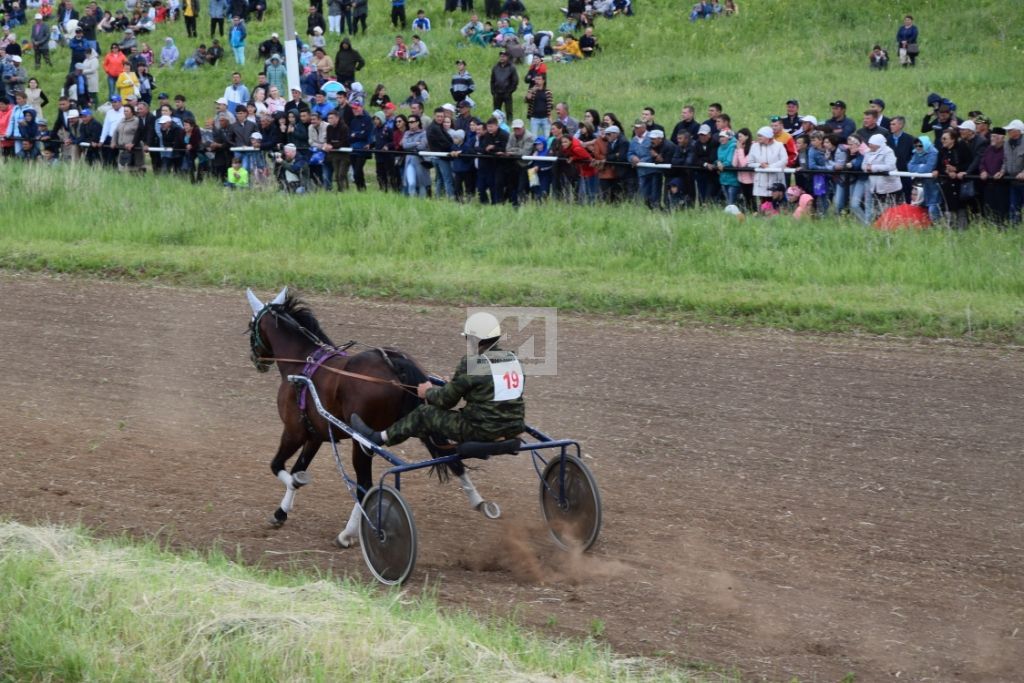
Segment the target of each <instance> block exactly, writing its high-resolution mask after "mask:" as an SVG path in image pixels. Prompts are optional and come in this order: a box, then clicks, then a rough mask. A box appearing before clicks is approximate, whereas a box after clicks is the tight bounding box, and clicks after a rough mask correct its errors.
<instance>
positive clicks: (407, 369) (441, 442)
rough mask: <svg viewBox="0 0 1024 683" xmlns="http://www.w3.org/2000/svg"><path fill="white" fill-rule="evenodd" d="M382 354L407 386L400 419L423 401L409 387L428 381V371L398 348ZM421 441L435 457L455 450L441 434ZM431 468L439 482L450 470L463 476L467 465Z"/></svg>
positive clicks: (384, 351) (444, 478) (400, 380)
mask: <svg viewBox="0 0 1024 683" xmlns="http://www.w3.org/2000/svg"><path fill="white" fill-rule="evenodd" d="M381 355H382V356H384V360H385V361H386V362H387V363H388V365H389V366H391V368H392V369H393V370H394V371H395V375H396V376H397V377H398V381H399V382H401V383H402V384H404V385H405V386H406V390H405V395H404V396H402V402H401V404H400V405H399V411H398V415H399V419H401V418H403V417H405V416H406V415H408V414H409V413H411V412H412V411H414V410H416V408H418V407H419V406H420V405H421V404H422V403H423V402H422V401H421V400H420V398H419V396H417V395H416V392H415V391H414V390H410V389H409V387H416V386H418V385H419V384H421V383H422V382H426V381H427V372H426V370H424V369H423V368H422V367H421V366H420V364H419V363H417V362H416V361H415V360H414V359H413V358H412V357H411V356H409V355H408V354H406V353H404V352H402V351H399V350H398V349H390V348H385V349H381ZM421 441H422V442H423V445H424V446H426V447H427V451H429V452H430V455H431V456H432V457H434V458H437V457H441V456H445V455H451V454H452V453H453V452H454V451H451V450H445V448H444V446H445V439H444V438H443V437H441V436H439V435H429V436H428V437H427V438H425V439H421ZM430 470H431V473H432V474H434V475H436V476H437V480H438V481H439V482H441V483H444V482H446V481H448V474H449V470H451V471H452V472H454V473H455V474H456V476H461V475H462V474H463V473H464V472H465V466H464V465H463V464H462V463H461V462H454V463H449V464H448V465H447V466H445V465H433V466H432V467H431V468H430Z"/></svg>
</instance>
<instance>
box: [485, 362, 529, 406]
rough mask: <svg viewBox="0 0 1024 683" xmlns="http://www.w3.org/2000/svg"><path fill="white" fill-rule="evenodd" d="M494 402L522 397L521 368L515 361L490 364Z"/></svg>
mask: <svg viewBox="0 0 1024 683" xmlns="http://www.w3.org/2000/svg"><path fill="white" fill-rule="evenodd" d="M491 379H493V380H494V400H495V401H511V400H512V399H516V398H519V397H520V396H522V395H523V367H522V366H521V365H519V361H518V360H516V359H512V360H506V361H502V362H500V363H491Z"/></svg>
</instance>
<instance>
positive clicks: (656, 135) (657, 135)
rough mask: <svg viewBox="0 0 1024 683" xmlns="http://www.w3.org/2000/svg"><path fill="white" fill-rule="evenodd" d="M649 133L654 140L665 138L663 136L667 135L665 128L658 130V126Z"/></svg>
mask: <svg viewBox="0 0 1024 683" xmlns="http://www.w3.org/2000/svg"><path fill="white" fill-rule="evenodd" d="M649 135H650V138H651V139H652V140H654V139H657V138H663V137H665V131H663V130H658V129H657V128H655V129H654V130H652V131H651V132H650V133H649Z"/></svg>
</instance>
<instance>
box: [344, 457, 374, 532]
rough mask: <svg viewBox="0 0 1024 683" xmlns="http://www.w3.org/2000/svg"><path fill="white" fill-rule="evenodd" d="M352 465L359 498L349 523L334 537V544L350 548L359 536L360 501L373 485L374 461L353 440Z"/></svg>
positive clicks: (349, 517)
mask: <svg viewBox="0 0 1024 683" xmlns="http://www.w3.org/2000/svg"><path fill="white" fill-rule="evenodd" d="M352 467H353V468H354V469H355V471H356V483H357V485H358V486H359V491H358V498H359V500H358V501H357V502H356V503H355V504H354V505H353V506H352V512H351V513H350V514H349V516H348V523H347V524H345V528H344V529H342V531H341V533H340V534H338V536H337V538H335V539H334V544H335V545H337V546H338V547H339V548H350V547H352V544H353V543H355V542H356V540H357V539H358V538H359V519H360V517H361V513H360V510H361V509H362V508H361V507H360V503H361V502H362V500H363V496H365V495H366V492H367V491H369V490H370V488H371V487H372V486H373V461H372V459H371V458H370V456H368V455H367V454H366V453H364V452H363V449H362V446H360V445H359V444H358V443H356V442H355V441H353V442H352Z"/></svg>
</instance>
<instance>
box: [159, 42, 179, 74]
mask: <svg viewBox="0 0 1024 683" xmlns="http://www.w3.org/2000/svg"><path fill="white" fill-rule="evenodd" d="M179 56H180V55H179V54H178V46H177V45H175V44H174V38H171V37H170V36H167V37H166V38H164V48H163V49H162V50H160V62H159V64H158V66H161V67H164V66H174V65H175V63H177V61H178V57H179Z"/></svg>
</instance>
